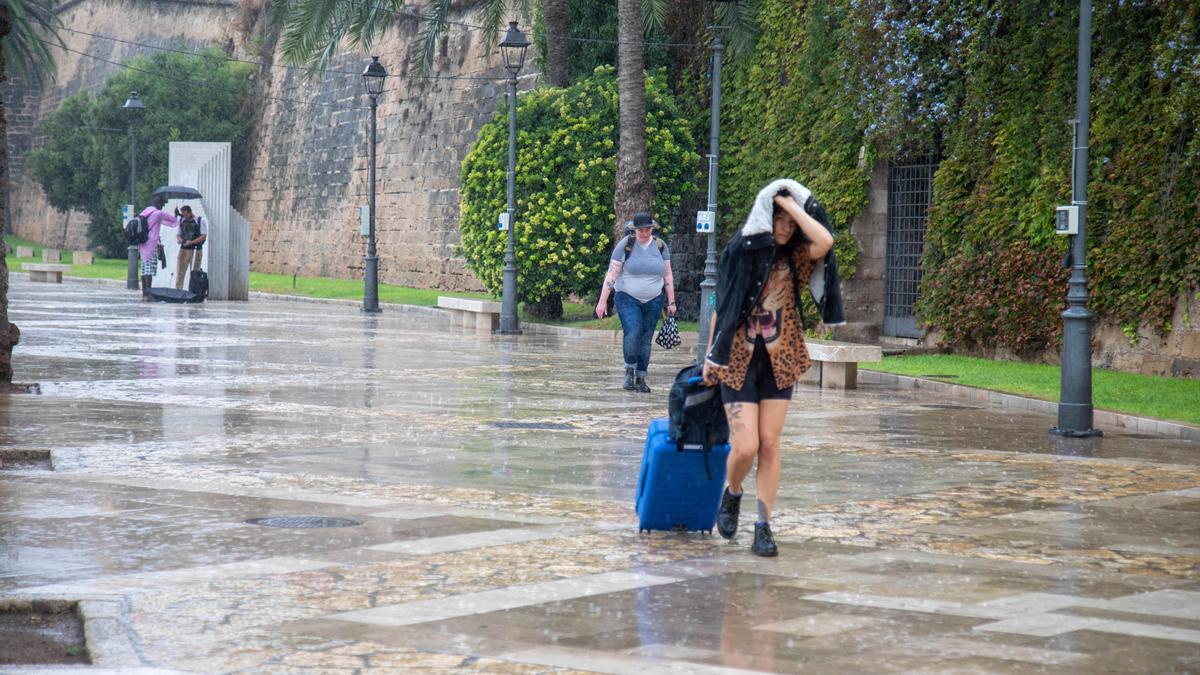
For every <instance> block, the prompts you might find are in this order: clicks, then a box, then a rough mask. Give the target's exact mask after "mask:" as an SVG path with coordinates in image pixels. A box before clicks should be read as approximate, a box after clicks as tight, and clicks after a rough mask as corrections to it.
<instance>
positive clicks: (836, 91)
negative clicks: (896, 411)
mask: <svg viewBox="0 0 1200 675" xmlns="http://www.w3.org/2000/svg"><path fill="white" fill-rule="evenodd" d="M1077 12H1078V3H1077V2H1071V1H1060V2H1052V3H1047V2H1044V1H1035V0H1019V1H1014V2H1005V3H979V2H975V1H969V0H909V1H907V2H898V1H896V0H807V1H799V2H798V1H796V0H762V2H761V8H760V14H759V25H760V26H761V29H762V34H761V37H760V39H759V41H758V43H757V47H756V49H755V51H754V53H753V55H752V56H751V58H749V59H747V60H746V61H744V62H742V63H740V64H738V65H735V66H733V67H731V68H730V69H729V70H728V71H727V74H726V75H725V77H724V78H723V79H724V84H725V97H724V111H723V115H722V117H723V127H722V162H721V171H722V174H721V175H722V180H721V202H722V204H723V206H724V208H723V209H722V211H723V217H722V225H723V227H724V228H725V230H726V231H731V230H732V229H734V228H736V227H737V226H738V225H739V224H740V216H741V215H744V214H745V213H746V211H747V209H748V207H749V204H750V201H751V200H752V199H753V195H754V192H755V191H756V190H757V189H758V188H759V187H761V186H762V185H763V184H765V183H766V182H767V181H768V180H769V179H770V178H773V177H775V176H779V175H789V176H793V177H795V178H797V179H798V180H800V181H802V182H804V183H806V184H808V185H809V186H810V187H812V188H813V190H814V193H815V194H816V195H817V196H818V197H819V198H821V199H823V201H825V202H826V203H827V204H828V205H829V208H830V213H831V214H832V215H833V217H834V219H835V220H836V221H837V222H838V223H840V224H843V225H844V224H846V223H849V222H850V221H851V220H852V219H853V218H854V217H855V216H856V214H858V213H860V212H861V211H862V210H863V208H864V207H865V205H866V199H867V180H868V177H869V174H870V172H871V170H872V168H873V166H874V164H875V163H876V162H880V161H889V160H894V159H900V158H903V157H906V156H913V155H919V154H934V155H937V156H939V157H940V158H941V164H940V168H939V170H938V172H937V174H936V176H935V179H934V204H933V206H932V208H931V211H930V219H929V225H928V230H927V233H926V249H925V255H924V260H923V268H924V279H923V282H922V289H921V291H922V299H921V301H920V303H919V305H918V309H919V311H920V314H921V318H922V320H923V321H924V322H926V324H927V325H929V326H930V327H931V328H933V329H934V330H936V331H937V333H938V335H939V336H940V337H941V339H943V340H945V341H946V342H949V343H951V344H955V345H961V346H984V345H986V346H990V347H1002V348H1007V349H1011V350H1014V351H1016V352H1032V351H1036V350H1039V349H1042V348H1048V349H1055V348H1056V347H1057V344H1058V341H1059V331H1060V326H1061V321H1060V319H1059V317H1058V313H1059V311H1060V310H1061V308H1062V307H1064V306H1065V297H1066V274H1065V271H1064V270H1063V269H1062V258H1063V255H1064V253H1065V252H1066V241H1065V239H1064V238H1061V237H1058V236H1056V235H1055V234H1053V229H1052V222H1051V221H1052V216H1053V213H1054V206H1055V205H1056V204H1062V203H1067V202H1068V201H1069V199H1070V170H1071V166H1070V162H1071V151H1070V146H1071V128H1070V126H1069V124H1068V122H1067V121H1068V120H1069V119H1070V118H1072V117H1073V116H1074V110H1075V101H1074V98H1075V96H1074V88H1075V73H1076V68H1075V62H1076V61H1075V59H1076V39H1077V30H1078V28H1077V27H1078V14H1077ZM1093 25H1094V42H1093V66H1092V67H1093V70H1092V134H1091V143H1090V145H1091V151H1090V162H1089V163H1090V167H1089V168H1090V178H1091V180H1090V183H1089V189H1088V192H1089V202H1090V205H1089V219H1088V222H1089V242H1088V244H1089V278H1090V279H1091V281H1092V286H1093V296H1092V302H1091V307H1092V309H1093V310H1094V311H1095V312H1096V313H1097V314H1098V316H1099V317H1100V319H1102V320H1107V321H1110V322H1117V323H1118V324H1119V325H1122V326H1123V327H1125V329H1126V333H1127V334H1128V335H1130V336H1135V335H1136V329H1137V326H1138V325H1139V324H1144V323H1146V322H1149V323H1150V324H1151V325H1152V326H1153V327H1154V328H1156V329H1157V331H1158V332H1159V333H1160V334H1162V333H1166V332H1169V331H1171V330H1172V329H1173V328H1176V326H1174V325H1172V316H1173V313H1175V316H1178V315H1179V313H1178V311H1177V307H1179V306H1187V302H1188V300H1189V296H1190V295H1194V294H1195V293H1196V289H1197V287H1200V213H1198V209H1200V137H1198V136H1197V134H1196V123H1197V116H1198V112H1197V111H1200V4H1197V3H1195V2H1194V1H1189V0H1158V1H1150V0H1143V1H1136V0H1097V2H1096V3H1095V9H1094V16H1093ZM839 243H840V248H839V253H840V254H842V255H843V256H844V257H846V258H847V261H848V262H850V263H851V265H850V267H851V268H852V267H853V264H852V263H853V252H852V251H851V250H846V249H847V248H848V245H849V244H851V243H852V238H851V237H842V238H841V241H840V242H839Z"/></svg>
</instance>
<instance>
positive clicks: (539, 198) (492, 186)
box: [460, 66, 700, 307]
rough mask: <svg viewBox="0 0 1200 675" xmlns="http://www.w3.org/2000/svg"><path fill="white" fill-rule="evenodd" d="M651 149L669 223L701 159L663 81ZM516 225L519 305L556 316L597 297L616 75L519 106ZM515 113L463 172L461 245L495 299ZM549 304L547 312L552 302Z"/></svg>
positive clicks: (652, 82)
mask: <svg viewBox="0 0 1200 675" xmlns="http://www.w3.org/2000/svg"><path fill="white" fill-rule="evenodd" d="M646 109H647V111H646V147H647V151H648V153H649V162H650V172H651V174H652V175H653V176H654V190H655V204H654V211H655V213H656V214H657V215H658V217H659V219H660V220H661V221H662V222H664V223H666V222H668V220H669V219H668V218H667V217H666V216H667V214H670V213H671V211H672V209H674V208H675V207H676V206H677V205H678V204H679V202H680V200H681V199H682V198H683V197H684V196H685V195H687V194H688V193H690V192H692V191H693V190H694V189H695V167H696V166H697V163H698V162H699V159H700V158H699V155H698V154H697V153H696V152H695V150H694V149H693V148H694V147H695V145H694V143H693V141H692V137H691V134H690V133H689V132H688V124H687V121H686V120H684V119H682V118H681V117H680V115H679V114H678V112H677V109H676V107H675V104H674V102H673V101H672V99H671V96H670V94H669V92H668V91H667V90H666V87H665V85H664V84H663V79H662V76H661V74H649V75H648V77H647V78H646ZM517 129H518V133H517V158H516V215H515V220H516V224H515V230H514V233H515V235H516V251H517V275H518V278H519V280H520V283H519V285H518V287H519V289H520V296H521V297H520V299H521V300H523V301H525V302H526V303H527V307H529V303H535V304H541V305H544V306H549V307H553V306H554V305H555V304H556V299H557V300H561V299H562V298H565V297H569V296H571V295H588V294H591V293H594V292H595V291H596V289H597V288H598V287H599V285H600V281H601V279H602V278H603V276H604V272H605V270H606V269H607V266H608V265H607V262H606V261H607V259H608V257H609V255H610V254H611V251H612V247H613V245H614V242H613V241H612V230H613V218H614V217H615V216H614V214H613V176H614V174H615V172H616V153H617V142H618V130H617V83H616V73H615V69H613V68H612V67H611V66H603V67H599V68H597V69H596V70H595V72H594V74H593V75H592V76H591V77H588V78H586V79H583V80H581V81H579V82H578V83H576V84H575V85H573V86H571V87H568V88H566V89H538V90H534V91H531V92H528V93H525V94H521V95H520V96H519V97H518V101H517ZM507 167H508V112H507V109H504V110H501V111H498V112H497V114H496V116H495V117H494V118H493V119H492V121H491V122H489V123H488V124H486V125H484V127H483V128H482V129H481V130H480V132H479V138H478V139H477V140H476V142H475V144H474V146H472V148H471V151H470V152H469V153H468V154H467V156H466V158H465V159H464V160H463V165H462V193H461V194H462V222H461V229H462V244H461V246H460V251H461V252H462V254H463V256H464V257H465V258H466V262H467V266H468V267H469V268H470V269H471V270H472V271H474V272H475V274H476V276H478V277H479V280H480V281H482V282H483V284H484V286H485V287H486V288H487V289H488V291H490V292H491V293H493V294H499V293H500V292H501V289H502V281H503V280H502V271H503V266H504V252H505V247H506V236H507V234H506V233H505V232H502V231H500V230H498V229H497V228H496V221H497V218H498V215H499V214H500V213H501V212H503V211H504V209H505V206H506V199H507V197H506V187H505V186H506V175H507ZM548 300H549V301H550V302H547V301H548Z"/></svg>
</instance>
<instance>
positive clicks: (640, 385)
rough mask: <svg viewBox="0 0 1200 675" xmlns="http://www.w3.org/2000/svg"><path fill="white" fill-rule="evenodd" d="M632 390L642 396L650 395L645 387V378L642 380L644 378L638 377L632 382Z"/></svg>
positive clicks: (647, 387) (648, 388)
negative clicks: (640, 393)
mask: <svg viewBox="0 0 1200 675" xmlns="http://www.w3.org/2000/svg"><path fill="white" fill-rule="evenodd" d="M633 388H634V389H635V390H637V391H640V392H642V393H643V394H649V393H650V387H649V386H647V385H646V378H644V377H639V378H637V379H636V380H634V381H633Z"/></svg>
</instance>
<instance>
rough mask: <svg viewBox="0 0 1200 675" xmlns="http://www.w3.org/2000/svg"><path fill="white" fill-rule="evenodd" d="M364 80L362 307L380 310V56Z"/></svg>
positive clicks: (369, 66)
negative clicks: (367, 128) (367, 129)
mask: <svg viewBox="0 0 1200 675" xmlns="http://www.w3.org/2000/svg"><path fill="white" fill-rule="evenodd" d="M362 76H363V84H365V85H366V88H367V96H369V97H370V98H371V141H370V144H369V145H370V160H369V161H368V164H369V168H368V173H367V183H368V187H367V190H368V192H367V194H368V197H367V255H365V256H363V306H362V311H364V312H367V313H368V314H378V313H379V312H381V311H383V310H382V309H380V308H379V257H378V256H377V255H375V117H376V109H377V108H378V105H379V95H380V94H382V93H383V81H384V78H386V77H387V70H386V69H384V67H383V64H382V63H380V62H379V57H378V56H372V57H371V62H370V63H368V64H367V67H366V69H365V70H363V72H362Z"/></svg>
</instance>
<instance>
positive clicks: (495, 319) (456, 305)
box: [437, 295, 500, 333]
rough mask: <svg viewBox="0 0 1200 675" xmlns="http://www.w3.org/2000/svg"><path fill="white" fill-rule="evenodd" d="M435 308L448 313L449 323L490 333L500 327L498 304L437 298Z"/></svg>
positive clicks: (466, 299)
mask: <svg viewBox="0 0 1200 675" xmlns="http://www.w3.org/2000/svg"><path fill="white" fill-rule="evenodd" d="M437 306H438V307H439V308H441V309H444V310H447V311H449V312H450V323H451V324H453V325H456V326H462V327H463V328H473V329H475V330H478V331H487V332H489V333H490V332H492V331H494V330H496V328H497V327H499V325H500V303H498V302H489V301H487V300H472V299H470V298H451V297H446V296H444V295H443V296H438V300H437Z"/></svg>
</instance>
